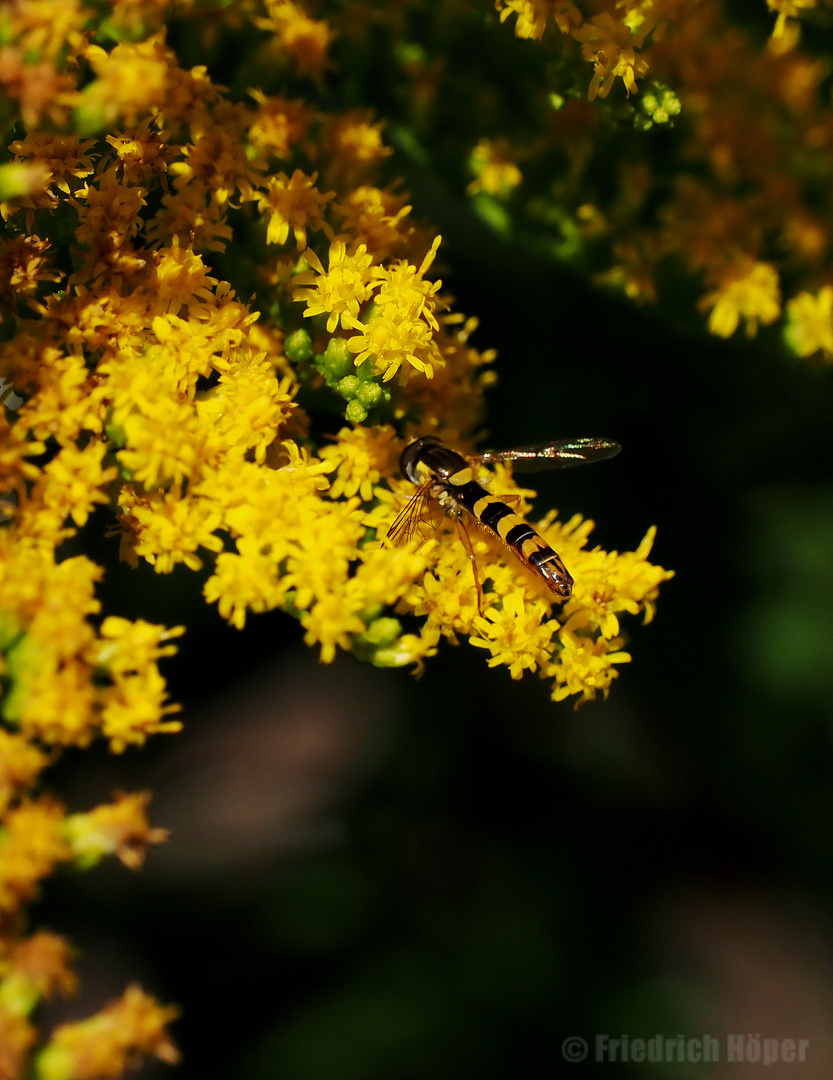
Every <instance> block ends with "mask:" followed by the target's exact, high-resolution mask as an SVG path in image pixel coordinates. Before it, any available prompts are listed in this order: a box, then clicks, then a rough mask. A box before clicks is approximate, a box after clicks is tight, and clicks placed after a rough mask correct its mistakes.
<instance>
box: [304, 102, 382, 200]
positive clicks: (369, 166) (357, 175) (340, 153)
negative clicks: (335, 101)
mask: <svg viewBox="0 0 833 1080" xmlns="http://www.w3.org/2000/svg"><path fill="white" fill-rule="evenodd" d="M382 126H383V125H382V123H381V122H378V123H373V122H372V116H371V114H369V113H362V112H348V113H343V114H341V115H338V116H328V117H327V118H326V120H325V123H324V128H323V131H322V133H321V141H322V144H323V146H324V149H325V151H326V152H327V154H328V155H329V159H330V160H329V164H328V166H327V171H326V174H325V175H326V178H327V183H329V184H333V185H334V186H335V187H337V188H339V190H343V189H349V188H354V187H358V186H359V184H360V183H362V181H364V180H366V179H367V177H369V176H371V175H372V173H373V170H374V168H375V166H377V165H378V164H379V162H380V161H382V159H383V158H386V157H387V156H388V155H389V154H391V153H393V151H392V150H391V148H390V147H389V146H385V144H384V143H383V142H382Z"/></svg>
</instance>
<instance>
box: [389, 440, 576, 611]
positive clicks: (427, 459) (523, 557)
mask: <svg viewBox="0 0 833 1080" xmlns="http://www.w3.org/2000/svg"><path fill="white" fill-rule="evenodd" d="M420 466H423V467H424V468H425V469H428V470H429V473H430V474H431V487H432V494H433V495H434V496H435V497H436V498H438V499H439V500H440V501H441V502H443V503H446V504H447V503H448V501H449V500H451V502H452V504H453V505H455V506H457V507H461V508H462V509H464V510H466V511H468V513H470V514H471V515H472V517H474V518H475V520H476V521H477V522H479V524H480V525H482V526H483V527H484V528H485V529H488V530H489V532H492V533H494V534H495V536H497V537H498V538H499V539H500V540H502V541H503V542H504V543H505V544H506V545H507V547H509V548H511V550H512V551H513V552H514V554H515V555H516V556H517V557H518V558H519V559H520V561H521V562H522V563H523V564H524V565H525V566H528V567H529V569H530V570H532V571H533V572H534V573H536V574H538V575H539V576H540V577H542V578H543V579H544V581H545V582H546V584H547V586H548V587H549V588H550V589H551V590H552V591H553V592H554V593H556V594H557V595H558V596H562V597H566V596H569V595H570V593H571V592H572V589H573V579H572V577H571V576H570V574H569V572H568V570H567V568H566V567H565V565H564V563H563V562H562V561H561V558H560V556H559V555H558V554H556V552H555V551H553V549H552V548H551V547H550V546H549V544H547V543H546V542H545V541H544V540H543V539H542V538H541V537H540V536H539V535H538V533H537V532H536V531H535V530H534V529H533V528H532V526H531V525H529V524H528V523H527V522H526V521H524V519H523V518H522V517H521V516H520V515H519V514H516V513H515V511H514V510H513V509H512V508H511V507H510V506H507V504H506V503H505V502H503V501H502V500H501V499H499V498H497V497H496V496H494V495H490V494H489V492H488V491H486V489H485V488H484V487H483V486H482V484H479V483H478V482H477V481H476V480H475V479H474V475H473V473H472V469H471V466H470V465H469V463H468V462H467V461H466V459H465V458H464V457H462V455H460V454H458V453H457V452H456V451H454V450H451V449H450V448H449V447H447V446H446V445H445V443H443V442H442V440H441V439H438V438H437V437H436V436H434V435H427V436H425V437H424V438H422V439H417V440H416V441H415V442H412V443H410V444H409V445H408V446H406V447H405V449H404V451H403V452H402V457H401V459H400V467H401V469H402V473H403V475H404V476H406V477H407V478H408V479H409V480H410V481H411V482H412V483H414V484H420V483H422V482H423V476H421V474H420Z"/></svg>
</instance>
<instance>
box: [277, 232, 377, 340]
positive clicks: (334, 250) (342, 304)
mask: <svg viewBox="0 0 833 1080" xmlns="http://www.w3.org/2000/svg"><path fill="white" fill-rule="evenodd" d="M304 258H305V259H306V260H307V262H308V263H309V264H310V266H312V268H313V271H314V272H310V271H307V272H305V273H303V274H298V275H297V276H296V277H295V279H294V285H295V288H293V290H292V299H293V300H297V301H304V300H306V302H307V306H306V308H305V310H304V318H305V319H308V318H310V317H311V316H313V315H323V314H327V315H328V316H329V318H328V319H327V333H328V334H331V333H332V332H333V330H335V328H336V327H337V326H338V325H339V323H341V325H342V327H344V329H356V328H358V327H360V326H361V324H360V323H359V319H358V315H359V309H360V308H361V306H362V304H364V303H365V301H366V300H368V299H369V298H370V295H371V292H372V290H373V289H374V287H375V285H374V284H371V268H372V265H373V256H372V255H369V254H368V252H367V248H366V247H365V246H364V244H360V245H359V247H358V248H357V250H356V252H355V253H354V254H353V255H349V254H348V253H347V245H346V244H345V243H344V241H343V240H334V241H333V242H332V243H331V244H330V259H329V269H328V270H325V269H324V267H323V265H322V263H321V260H320V259H319V258H318V256H317V255H316V254H315V252H314V251H313V250H312V249H311V248H307V250H306V251H305V252H304ZM305 286H312V287H311V288H306V287H305Z"/></svg>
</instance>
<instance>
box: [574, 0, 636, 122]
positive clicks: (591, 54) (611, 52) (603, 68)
mask: <svg viewBox="0 0 833 1080" xmlns="http://www.w3.org/2000/svg"><path fill="white" fill-rule="evenodd" d="M650 29H651V24H649V23H645V24H643V26H642V27H641V28H640V29H639V30H637V31H635V32H633V33H632V32H631V30H630V29H629V27H628V26H626V25H625V24H623V23H620V22H617V21H616V20H615V19H614V18H613V16H612V15H611V14H609V12H606V11H605V12H603V13H602V14H601V15H594V16H593V18H592V19H591V21H590V22H589V23H584V24H583V25H582V26H579V27H577V28H576V29H573V30H571V31H570V33H571V34H572V35H573V37H574V38H575V39H576V40H577V41H580V42H581V52H582V56H583V57H584V59H585V60H590V61H591V62H592V64H593V78H592V79H591V81H590V89H589V91H588V94H587V96H588V97H589V99H590V100H591V101H592V100H593V98H595V96H596V95H597V94H598V95H599V97H603V98H604V97H607V95H608V94H609V93H610V91H611V89H612V87H613V83H614V80H615V79H616V78H620V79H621V80H622V82H623V83H624V84H625V90H626V91H627V93H628V94H630V93H631V91H633V90H636V89H637V86H636V80H637V79H638V78H642V76H643V75H644V74H645V73H646V71H647V70H648V61H647V60H646V59H645V57H644V56H640V55H639V53H638V52H637V50H638V49H640V48H641V47H642V44H643V42H644V40H645V36H646V34H647V33H648V32H649V30H650Z"/></svg>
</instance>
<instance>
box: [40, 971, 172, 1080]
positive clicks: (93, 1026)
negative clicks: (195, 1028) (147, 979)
mask: <svg viewBox="0 0 833 1080" xmlns="http://www.w3.org/2000/svg"><path fill="white" fill-rule="evenodd" d="M178 1015H179V1009H177V1008H175V1007H174V1006H170V1005H168V1006H163V1005H160V1004H159V1003H158V1002H157V1001H156V1000H155V999H154V998H152V997H150V996H149V995H148V994H145V993H143V992H142V991H141V990H140V989H139V988H138V987H136V986H131V987H128V989H127V990H126V991H125V993H124V995H123V996H122V997H121V998H119V999H118V1000H117V1001H113V1002H111V1003H110V1004H109V1005H106V1006H105V1007H104V1008H103V1009H102V1010H101V1012H99V1013H97V1014H96V1015H95V1016H92V1017H90V1019H89V1020H81V1021H79V1022H78V1023H74V1024H62V1025H61V1026H60V1027H59V1028H56V1030H55V1032H54V1033H53V1035H52V1038H51V1040H50V1042H49V1044H48V1046H46V1048H45V1049H44V1050H42V1051H41V1053H40V1054H39V1055H38V1058H37V1061H36V1064H35V1076H36V1077H37V1080H117V1078H118V1077H120V1076H121V1075H122V1074H123V1073H124V1072H125V1070H126V1069H129V1068H130V1067H131V1066H132V1065H134V1064H135V1063H136V1062H137V1061H139V1060H141V1057H144V1056H148V1057H156V1058H158V1059H159V1060H160V1061H166V1062H168V1063H169V1064H174V1063H175V1062H177V1061H178V1060H179V1054H178V1053H177V1051H176V1049H175V1047H174V1045H173V1043H172V1042H171V1040H170V1038H169V1037H168V1034H167V1031H166V1028H167V1025H168V1024H169V1023H170V1022H171V1020H174V1019H175V1018H176V1017H177V1016H178Z"/></svg>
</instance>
